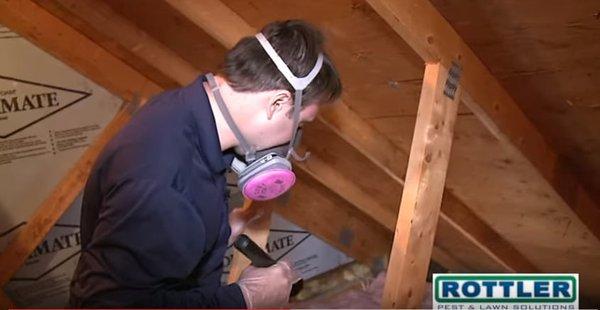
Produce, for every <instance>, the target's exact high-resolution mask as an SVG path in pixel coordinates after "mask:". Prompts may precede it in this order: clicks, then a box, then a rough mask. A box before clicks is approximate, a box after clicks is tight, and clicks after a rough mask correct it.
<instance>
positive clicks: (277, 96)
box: [267, 90, 293, 120]
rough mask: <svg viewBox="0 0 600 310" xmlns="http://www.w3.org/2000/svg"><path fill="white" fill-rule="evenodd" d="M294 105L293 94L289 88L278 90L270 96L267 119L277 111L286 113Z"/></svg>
mask: <svg viewBox="0 0 600 310" xmlns="http://www.w3.org/2000/svg"><path fill="white" fill-rule="evenodd" d="M292 107H293V103H292V94H291V93H290V92H289V91H287V90H278V91H276V92H275V93H274V94H273V95H272V96H271V97H270V98H269V104H268V106H267V119H269V120H271V118H273V115H275V113H286V112H287V110H289V109H290V108H292Z"/></svg>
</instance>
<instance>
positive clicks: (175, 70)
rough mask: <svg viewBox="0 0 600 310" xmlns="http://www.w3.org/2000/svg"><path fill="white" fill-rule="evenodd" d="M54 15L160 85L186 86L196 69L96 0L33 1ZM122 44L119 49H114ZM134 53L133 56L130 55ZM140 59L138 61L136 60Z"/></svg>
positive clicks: (106, 5) (194, 75) (167, 86)
mask: <svg viewBox="0 0 600 310" xmlns="http://www.w3.org/2000/svg"><path fill="white" fill-rule="evenodd" d="M34 1H35V2H36V3H37V4H39V5H40V6H42V7H44V8H45V9H46V10H47V11H49V12H50V13H52V14H53V15H55V16H57V17H59V18H61V19H62V20H65V21H68V23H69V25H71V26H72V27H74V28H75V29H77V30H78V31H79V32H81V33H84V34H85V35H86V36H87V37H89V38H91V39H92V41H93V42H96V43H97V44H98V45H100V46H102V47H103V48H105V49H107V50H109V51H111V52H112V53H113V54H114V55H115V56H117V57H118V58H119V59H122V60H123V61H125V62H127V63H128V64H129V65H131V66H132V67H133V68H135V69H136V70H137V71H140V72H144V75H145V76H147V77H149V78H150V79H152V80H154V81H156V82H157V83H159V84H160V86H161V87H164V88H169V87H177V86H179V85H187V84H188V83H190V82H192V81H193V80H194V79H195V78H196V77H197V76H198V72H197V70H196V69H195V68H194V67H193V66H192V65H191V64H189V63H188V62H187V61H185V60H183V59H182V58H181V57H179V56H178V55H177V54H176V53H175V52H173V51H171V50H170V49H168V48H167V47H166V46H165V45H163V44H162V43H160V42H159V41H157V40H155V39H154V38H152V37H151V36H150V35H148V34H146V33H145V32H143V31H140V30H139V29H138V28H137V26H136V25H135V24H133V23H132V22H130V21H129V20H127V19H126V18H124V17H122V16H120V15H119V14H116V13H115V12H114V11H113V10H112V9H111V8H110V6H109V5H108V4H106V3H105V2H103V1H97V0H59V1H55V0H34ZM115 45H121V48H114V47H115ZM133 53H135V55H136V57H132V54H133ZM138 59H139V60H138Z"/></svg>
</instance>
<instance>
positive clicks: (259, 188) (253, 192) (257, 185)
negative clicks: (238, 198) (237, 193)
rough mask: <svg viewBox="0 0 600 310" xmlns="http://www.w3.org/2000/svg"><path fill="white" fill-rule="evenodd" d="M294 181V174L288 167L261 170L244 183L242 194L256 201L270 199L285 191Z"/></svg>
mask: <svg viewBox="0 0 600 310" xmlns="http://www.w3.org/2000/svg"><path fill="white" fill-rule="evenodd" d="M295 182H296V175H295V174H294V172H292V171H291V170H288V169H269V170H267V171H263V172H261V173H259V174H257V175H256V176H254V177H253V178H252V179H250V180H248V183H246V184H245V185H244V188H243V194H244V196H246V197H248V198H250V199H252V200H258V201H264V200H270V199H274V198H277V197H279V196H281V195H282V194H283V193H285V192H287V191H288V190H289V189H290V188H291V187H292V186H293V185H294V183H295Z"/></svg>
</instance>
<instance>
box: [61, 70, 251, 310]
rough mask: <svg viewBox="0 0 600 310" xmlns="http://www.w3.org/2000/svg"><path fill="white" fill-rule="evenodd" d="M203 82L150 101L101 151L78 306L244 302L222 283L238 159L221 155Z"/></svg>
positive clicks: (76, 280)
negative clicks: (230, 187)
mask: <svg viewBox="0 0 600 310" xmlns="http://www.w3.org/2000/svg"><path fill="white" fill-rule="evenodd" d="M204 80H205V79H204V77H200V78H198V79H197V80H196V81H195V82H194V83H192V84H191V85H189V86H187V87H184V88H180V89H176V90H172V91H168V92H164V93H162V94H160V95H158V96H157V97H155V98H153V99H152V100H151V101H150V102H148V103H147V104H146V105H145V106H144V107H143V108H142V109H140V111H139V112H138V113H137V114H136V115H135V116H134V117H133V118H132V120H131V122H130V123H129V124H127V125H126V126H125V127H124V128H123V129H122V130H121V131H120V132H119V133H118V134H117V135H116V137H115V138H114V139H112V141H111V142H110V143H109V144H108V145H107V146H106V148H105V149H104V151H103V152H102V154H101V155H100V157H99V158H98V160H97V162H96V164H95V166H94V168H93V169H92V172H91V174H90V177H89V179H88V181H87V184H86V186H85V190H84V195H83V204H82V211H81V212H82V214H81V238H82V251H81V257H80V259H79V262H78V265H77V269H76V271H75V274H74V276H73V281H72V283H71V304H72V306H74V307H196V308H198V307H219V308H233V307H245V306H246V305H245V302H244V299H243V297H242V294H241V291H240V288H239V286H237V284H233V285H229V286H221V284H220V278H221V274H222V272H223V257H224V254H225V250H226V248H227V239H228V238H229V235H230V228H229V223H228V213H227V212H228V211H227V197H226V192H225V189H226V180H225V176H224V173H225V170H226V168H227V165H228V164H230V163H231V160H232V159H233V156H232V155H224V153H222V152H221V147H220V143H219V139H218V134H217V129H216V125H215V120H214V117H213V114H212V111H211V108H210V105H209V102H208V97H207V96H206V92H205V91H204V88H203V86H202V82H203V81H204Z"/></svg>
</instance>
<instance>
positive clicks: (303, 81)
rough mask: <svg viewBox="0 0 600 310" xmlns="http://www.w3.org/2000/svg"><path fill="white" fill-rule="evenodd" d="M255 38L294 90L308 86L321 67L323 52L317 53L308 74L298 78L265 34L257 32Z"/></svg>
mask: <svg viewBox="0 0 600 310" xmlns="http://www.w3.org/2000/svg"><path fill="white" fill-rule="evenodd" d="M256 38H257V39H258V42H259V43H260V45H261V46H262V47H263V49H264V50H265V52H267V54H268V55H269V57H271V59H272V60H273V62H274V63H275V66H277V69H279V71H280V72H281V74H283V76H284V77H285V78H286V79H287V80H288V82H290V84H292V87H294V89H296V90H304V89H305V88H306V87H307V86H308V84H310V82H312V80H313V79H314V78H315V77H316V76H317V74H318V73H319V71H320V70H321V67H322V66H323V54H322V53H319V57H318V58H317V63H315V66H314V67H313V69H312V70H311V71H310V73H308V75H307V76H305V77H302V78H299V77H297V76H295V75H294V74H293V73H292V71H291V70H290V68H289V67H288V66H287V65H286V64H285V62H284V61H283V59H281V57H279V55H278V54H277V52H276V51H275V49H274V48H273V46H271V43H269V41H268V40H267V38H265V36H264V35H263V34H262V33H260V32H259V33H257V34H256Z"/></svg>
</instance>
